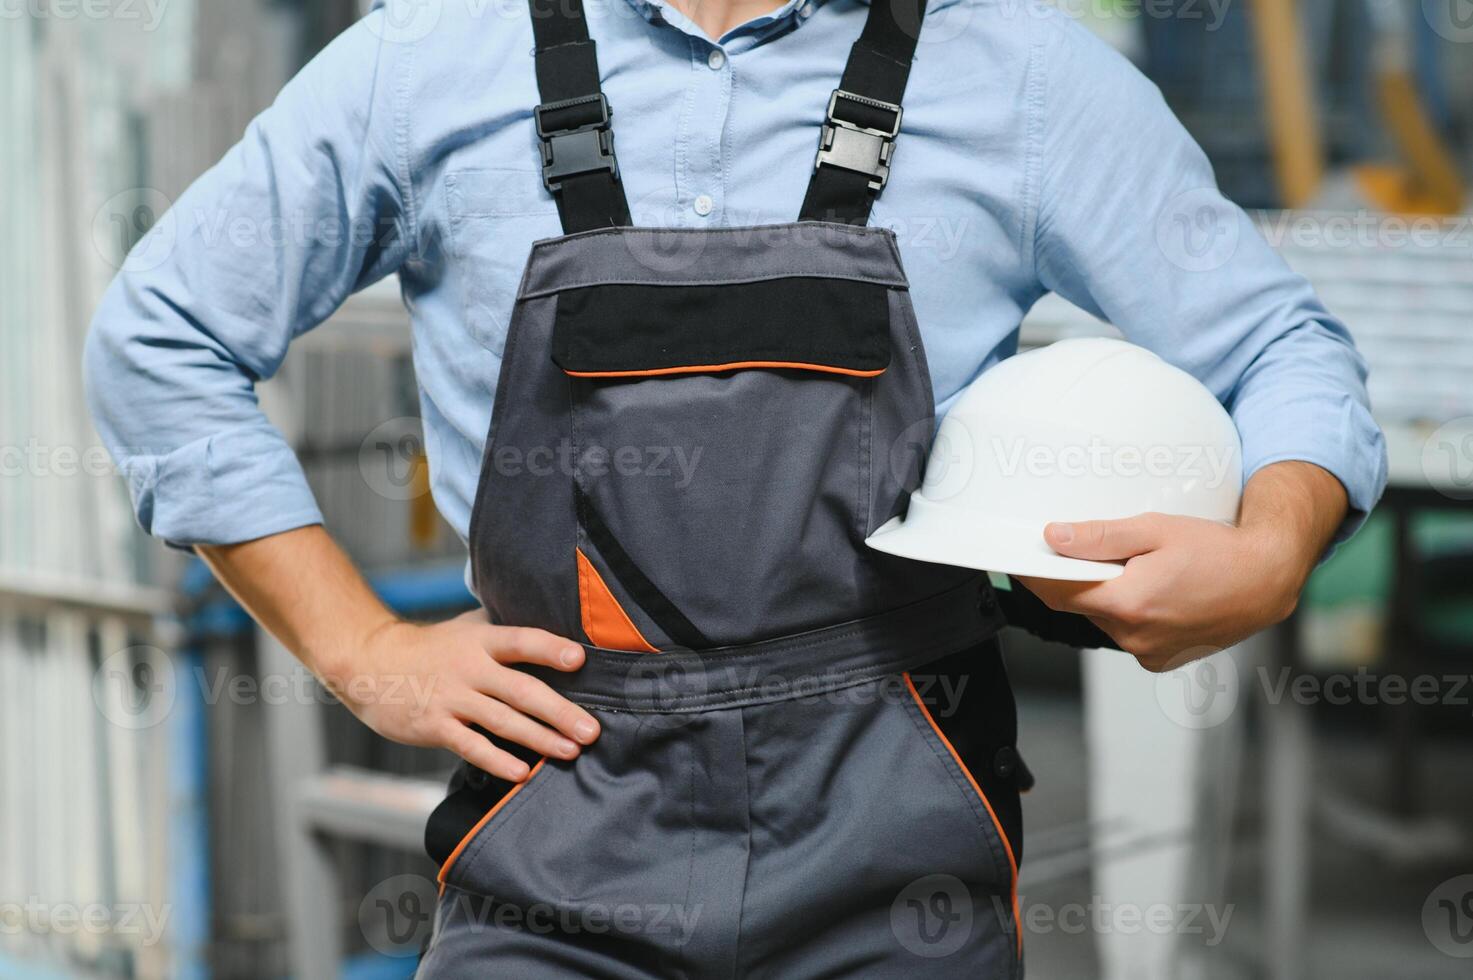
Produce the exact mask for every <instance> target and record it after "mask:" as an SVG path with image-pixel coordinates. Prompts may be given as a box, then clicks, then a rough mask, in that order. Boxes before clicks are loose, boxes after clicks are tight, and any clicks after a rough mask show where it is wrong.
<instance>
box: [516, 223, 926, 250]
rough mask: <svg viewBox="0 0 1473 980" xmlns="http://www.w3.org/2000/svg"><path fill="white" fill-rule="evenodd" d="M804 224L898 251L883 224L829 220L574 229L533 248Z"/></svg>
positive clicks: (766, 229) (727, 234)
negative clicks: (611, 238) (876, 241)
mask: <svg viewBox="0 0 1473 980" xmlns="http://www.w3.org/2000/svg"><path fill="white" fill-rule="evenodd" d="M805 226H812V227H817V228H827V229H831V230H833V231H834V232H837V233H838V234H840V235H844V236H848V237H850V238H860V239H863V238H882V239H885V240H886V241H887V242H888V243H889V245H890V252H891V254H892V255H893V256H895V257H897V258H898V257H899V255H900V252H899V251H898V249H896V247H895V236H894V234H893V233H892V232H890V230H889V229H887V228H873V227H869V226H865V227H860V226H858V225H846V224H840V223H838V222H833V221H788V222H783V223H780V224H775V225H726V226H723V227H721V228H719V229H718V228H633V227H630V228H596V229H593V230H591V231H579V232H574V233H573V234H571V235H562V236H559V237H557V238H549V239H546V240H544V241H541V242H537V243H536V244H535V245H534V246H533V250H534V251H541V252H552V251H556V250H560V249H562V248H563V247H564V246H566V245H571V244H573V243H575V242H578V241H581V240H583V239H585V238H588V239H592V238H602V237H607V236H610V235H623V236H626V237H627V236H641V237H646V238H648V237H650V236H653V235H659V236H661V237H665V236H668V235H672V234H674V235H721V236H723V237H728V238H729V237H735V236H736V235H737V233H739V232H771V231H773V230H774V229H778V228H785V229H790V230H793V231H797V230H799V229H801V228H804V227H805Z"/></svg>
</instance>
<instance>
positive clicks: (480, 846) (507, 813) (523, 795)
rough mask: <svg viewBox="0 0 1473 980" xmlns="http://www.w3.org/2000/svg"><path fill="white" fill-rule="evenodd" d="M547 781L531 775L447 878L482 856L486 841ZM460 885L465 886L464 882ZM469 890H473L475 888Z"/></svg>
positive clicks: (446, 875) (467, 850)
mask: <svg viewBox="0 0 1473 980" xmlns="http://www.w3.org/2000/svg"><path fill="white" fill-rule="evenodd" d="M548 768H549V767H548V766H547V764H546V763H543V766H542V768H541V769H539V770H538V771H537V774H538V775H539V776H540V775H543V774H544V773H545V772H546V771H547V770H548ZM547 782H548V780H546V779H536V778H531V777H529V778H528V779H527V781H526V782H525V783H522V790H521V792H519V793H518V794H517V795H516V796H515V797H514V798H513V799H510V800H507V801H506V806H504V807H502V808H501V812H500V813H498V814H496V816H494V817H492V818H491V819H490V820H489V821H487V822H486V826H484V827H482V828H481V832H480V833H479V834H477V835H476V839H475V840H473V841H471V843H470V846H469V847H467V848H466V849H465V850H464V851H463V852H461V855H460V858H459V860H457V861H456V862H455V864H454V865H453V866H451V868H450V870H449V871H447V872H446V874H445V877H446V879H447V880H449V878H450V876H451V875H453V874H455V872H456V870H457V869H459V868H464V867H468V866H469V865H470V864H472V863H473V862H474V861H475V860H476V858H477V857H479V856H480V854H481V852H482V851H483V850H485V849H486V842H487V841H489V840H490V839H491V838H492V837H493V836H495V835H496V833H497V832H498V831H500V830H501V828H503V827H505V826H506V823H507V821H508V820H509V819H510V818H511V815H512V814H514V813H516V812H517V811H518V810H521V809H523V808H525V807H526V805H527V801H528V800H530V799H531V798H532V797H533V796H534V795H535V794H536V793H538V792H539V791H540V790H541V789H542V787H543V786H545V785H546V784H547ZM458 887H461V888H465V886H464V885H463V884H462V885H460V886H458ZM467 890H472V891H473V890H474V889H467Z"/></svg>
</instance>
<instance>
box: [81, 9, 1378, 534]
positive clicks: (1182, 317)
mask: <svg viewBox="0 0 1473 980" xmlns="http://www.w3.org/2000/svg"><path fill="white" fill-rule="evenodd" d="M585 6H586V8H587V10H588V18H589V27H590V31H591V33H592V35H593V37H594V38H595V40H596V41H597V42H598V58H599V65H600V68H601V71H602V76H603V83H604V90H605V92H606V93H607V95H608V97H609V100H610V102H611V104H612V105H613V106H614V108H615V116H614V125H615V130H616V133H617V137H618V138H617V150H618V156H619V162H620V167H621V172H622V176H623V181H624V187H625V191H626V194H627V196H628V198H629V202H630V206H631V210H632V212H633V216H634V222H635V223H636V224H641V225H656V224H660V225H678V226H684V227H704V226H711V227H716V226H723V225H752V224H763V223H775V222H786V221H791V220H793V219H795V218H796V216H797V214H798V211H799V206H800V204H801V202H802V199H803V194H804V190H805V188H806V185H807V182H808V177H809V173H810V170H811V168H812V166H813V158H814V151H815V149H816V145H817V139H818V129H819V121H820V119H821V118H822V113H823V110H824V107H825V105H826V104H827V101H828V97H829V93H830V91H831V90H832V89H833V88H835V86H836V85H837V84H838V79H839V77H840V74H841V72H842V70H843V67H844V61H845V58H846V57H847V55H848V52H849V47H850V44H851V43H852V42H853V41H854V40H855V38H857V37H858V35H859V32H860V28H861V26H862V24H863V22H864V18H865V15H866V12H867V11H866V7H865V6H864V5H863V3H861V2H859V0H829V2H827V3H821V2H819V0H791V2H789V3H787V4H786V5H784V6H783V7H781V8H780V9H778V10H776V11H774V12H773V13H771V14H768V15H765V16H762V17H758V18H756V19H754V20H751V21H748V22H747V23H745V24H743V25H742V26H740V27H737V28H735V29H734V30H732V31H731V32H730V33H728V34H727V35H726V36H724V37H722V38H720V39H719V40H718V41H712V40H710V39H709V38H707V37H705V36H704V35H703V34H702V33H701V31H700V30H699V29H698V28H696V27H695V26H694V25H693V24H692V23H691V22H690V21H689V20H688V19H687V18H685V17H684V16H682V15H681V14H680V13H679V12H678V11H676V10H674V9H673V8H671V7H669V6H667V5H665V4H664V3H661V2H659V0H654V2H646V0H586V3H585ZM930 7H931V9H930V12H929V13H928V14H927V16H926V19H925V26H924V30H923V32H922V34H921V38H920V43H919V46H918V50H917V54H916V59H915V64H914V68H913V70H912V73H911V76H910V84H909V88H908V89H907V91H906V94H905V120H904V128H903V131H902V133H901V135H900V138H899V143H898V145H897V147H896V150H895V157H894V166H893V169H892V173H891V178H890V183H889V185H888V186H887V187H886V188H885V190H884V193H883V194H882V195H881V196H880V198H879V200H878V202H877V203H876V205H875V208H874V213H873V218H872V221H873V222H874V223H876V224H880V225H885V226H888V227H890V228H892V229H894V231H895V233H896V235H897V236H898V239H899V245H900V252H901V256H902V258H903V261H904V263H905V267H906V269H907V273H908V275H909V278H910V282H911V289H912V294H913V297H914V302H915V306H916V310H917V313H918V317H919V322H920V327H921V333H922V335H923V340H924V343H925V347H926V351H927V354H928V358H929V362H930V367H931V374H932V379H933V383H934V387H935V392H936V398H937V402H938V408H939V409H940V410H941V411H944V410H945V409H946V407H947V405H948V404H949V403H950V402H951V401H952V400H953V399H954V398H955V397H956V395H957V394H958V393H959V392H960V391H961V389H962V388H964V387H965V386H966V385H967V383H968V382H970V381H972V380H973V379H974V378H976V377H977V376H978V374H980V373H981V372H982V371H985V370H986V369H987V368H988V367H989V366H990V365H992V364H995V363H997V361H999V360H1000V359H1002V358H1005V357H1007V356H1009V355H1010V354H1012V353H1013V352H1014V351H1015V350H1016V346H1017V337H1018V326H1019V322H1020V321H1021V319H1022V318H1023V315H1024V314H1025V313H1026V312H1027V311H1028V309H1029V307H1030V306H1032V305H1033V303H1034V302H1035V301H1036V300H1038V298H1039V297H1040V296H1042V295H1043V294H1044V293H1045V292H1047V291H1050V290H1052V291H1055V292H1057V293H1059V294H1061V295H1063V296H1064V297H1066V298H1068V299H1069V300H1071V301H1073V302H1074V303H1076V304H1078V305H1080V306H1082V307H1084V308H1085V309H1087V310H1089V311H1091V312H1093V313H1095V314H1096V315H1098V316H1100V317H1102V318H1104V319H1107V320H1109V321H1110V322H1112V323H1114V324H1115V325H1117V326H1118V327H1120V328H1121V329H1122V330H1123V331H1124V333H1125V335H1126V336H1127V337H1128V338H1129V339H1130V340H1132V341H1134V342H1135V343H1137V344H1141V345H1144V346H1145V347H1148V348H1150V349H1152V350H1154V351H1156V352H1157V353H1159V354H1160V355H1161V356H1163V357H1164V358H1166V359H1167V360H1169V361H1171V362H1172V363H1174V364H1176V365H1179V366H1181V367H1182V368H1184V369H1186V370H1187V371H1189V372H1191V373H1192V374H1193V375H1195V376H1196V377H1198V378H1200V379H1201V380H1202V382H1203V383H1204V384H1206V386H1207V387H1208V388H1210V389H1211V390H1212V391H1213V392H1214V393H1215V394H1216V395H1217V396H1218V397H1219V398H1220V399H1221V400H1222V401H1223V403H1224V404H1225V405H1226V406H1227V407H1228V409H1229V410H1230V411H1231V413H1232V416H1233V419H1234V420H1235V421H1236V423H1237V425H1238V428H1239V430H1240V431H1241V433H1242V439H1243V451H1244V464H1245V472H1246V473H1251V472H1253V471H1254V470H1255V469H1257V468H1259V467H1262V466H1264V465H1265V464H1268V463H1271V462H1274V461H1278V460H1290V459H1297V460H1307V461H1310V462H1313V463H1317V464H1319V465H1320V466H1322V467H1324V468H1325V469H1327V470H1329V471H1330V472H1332V473H1334V474H1335V475H1336V476H1337V477H1339V479H1340V481H1341V482H1342V483H1343V484H1344V485H1345V487H1346V489H1347V490H1348V492H1349V496H1350V502H1351V506H1352V507H1353V508H1354V510H1355V512H1356V513H1355V514H1354V515H1353V516H1352V518H1351V519H1350V521H1348V522H1347V524H1346V526H1345V528H1342V535H1343V534H1344V533H1348V531H1349V530H1350V529H1351V528H1353V527H1354V525H1355V524H1356V523H1357V521H1358V519H1359V517H1360V516H1361V515H1363V514H1364V513H1365V512H1366V511H1367V510H1368V509H1369V508H1370V507H1371V505H1372V504H1373V503H1374V502H1375V500H1376V498H1377V497H1378V496H1379V494H1380V492H1381V490H1382V487H1383V485H1384V482H1385V472H1386V465H1385V450H1384V447H1383V444H1382V440H1381V436H1380V433H1379V430H1378V429H1377V427H1376V425H1375V424H1374V423H1373V422H1372V420H1371V415H1370V413H1369V411H1368V408H1367V401H1366V392H1365V386H1364V382H1365V365H1364V363H1363V362H1362V360H1361V358H1360V356H1359V355H1358V354H1357V352H1356V350H1355V348H1354V346H1353V345H1352V342H1351V339H1350V336H1349V334H1348V333H1347V332H1346V329H1345V327H1344V326H1343V325H1342V324H1340V323H1339V322H1338V321H1337V320H1336V319H1335V318H1334V317H1332V316H1331V315H1329V314H1328V313H1327V312H1326V311H1325V309H1324V308H1323V307H1322V306H1321V304H1320V303H1319V301H1318V300H1317V299H1316V297H1315V295H1314V293H1313V292H1312V291H1311V289H1310V288H1309V286H1308V285H1307V284H1306V283H1305V281H1304V280H1303V279H1301V278H1300V277H1299V276H1297V275H1294V274H1293V273H1291V272H1290V271H1289V269H1288V268H1287V267H1286V266H1285V265H1284V263H1283V262H1282V261H1280V259H1279V258H1278V257H1277V256H1276V255H1275V254H1274V252H1273V251H1272V250H1271V249H1270V248H1269V247H1268V246H1267V245H1266V244H1265V243H1264V242H1263V240H1262V239H1261V238H1260V237H1259V236H1258V234H1257V233H1256V232H1255V231H1254V229H1253V227H1252V226H1251V223H1250V221H1249V219H1248V218H1247V217H1246V216H1245V215H1244V214H1243V213H1242V212H1241V211H1239V210H1238V209H1237V208H1236V207H1234V206H1232V205H1230V204H1228V203H1227V202H1226V201H1224V200H1223V199H1222V198H1221V196H1220V195H1219V194H1218V193H1217V191H1216V190H1215V187H1214V183H1213V177H1212V172H1211V169H1210V167H1209V165H1208V163H1207V160H1206V159H1205V158H1204V156H1203V154H1202V152H1201V151H1200V150H1199V149H1198V147H1197V146H1196V145H1195V144H1194V143H1193V141H1192V140H1191V139H1190V138H1189V137H1188V135H1187V134H1186V133H1185V132H1184V131H1183V129H1182V127H1181V126H1180V125H1179V124H1178V123H1177V121H1176V119H1175V118H1173V116H1172V114H1171V112H1170V111H1169V110H1168V109H1167V107H1166V105H1165V104H1164V103H1163V101H1162V99H1161V97H1160V95H1159V94H1158V92H1157V91H1156V89H1155V88H1154V87H1153V86H1152V85H1151V84H1150V83H1149V82H1148V81H1147V80H1146V79H1145V78H1143V77H1142V76H1141V75H1140V74H1139V73H1138V72H1137V71H1136V70H1135V69H1134V68H1133V67H1132V66H1131V65H1130V64H1129V63H1128V62H1127V61H1125V60H1124V59H1122V58H1121V57H1119V56H1118V55H1117V54H1116V53H1115V52H1114V51H1112V50H1111V49H1109V48H1108V47H1106V46H1105V45H1103V44H1102V43H1100V42H1099V41H1097V40H1096V39H1095V38H1094V37H1093V36H1091V35H1090V34H1089V33H1088V32H1087V31H1085V30H1084V29H1082V28H1080V27H1078V26H1077V25H1075V24H1074V23H1073V22H1072V21H1070V20H1069V19H1068V18H1067V17H1066V16H1064V15H1062V14H1060V13H1058V12H1056V11H1055V10H1053V9H1052V8H1050V7H1047V6H1045V5H1043V4H1041V3H1037V2H1032V0H933V2H932V3H931V5H930ZM532 46H533V44H532V32H531V25H530V20H529V17H528V13H527V8H526V5H525V3H523V2H522V0H391V2H389V3H387V4H384V3H380V4H379V5H377V6H376V7H375V9H374V10H373V11H372V12H371V13H369V14H368V15H367V17H366V18H365V19H364V20H362V21H360V22H359V23H358V24H356V25H355V26H354V27H352V28H351V29H350V30H348V31H347V32H346V33H344V34H343V35H342V36H341V37H339V38H338V39H337V40H335V41H334V42H333V43H332V44H331V45H330V46H329V47H328V48H327V49H326V50H324V51H323V52H322V53H321V54H320V55H319V56H318V57H317V58H316V59H315V60H314V61H313V62H312V63H311V64H309V65H308V66H307V67H306V68H305V69H303V71H302V72H301V73H300V74H299V75H298V76H297V78H296V79H294V80H293V81H292V82H291V83H289V84H288V85H287V86H286V88H285V89H284V90H283V91H282V93H281V95H280V97H279V98H278V99H277V101H276V103H275V104H274V105H273V106H272V107H271V108H270V109H268V110H267V111H266V112H265V113H263V114H262V115H261V116H260V117H259V118H258V119H256V120H255V121H254V122H253V123H252V124H251V126H250V128H249V129H248V130H247V132H246V134H245V137H244V139H243V140H242V141H241V142H240V144H239V145H238V146H236V147H235V148H234V149H232V150H231V151H230V152H229V154H227V155H226V157H225V158H224V159H223V160H222V161H221V162H220V163H219V164H218V165H217V166H216V167H214V168H213V169H212V170H210V171H209V172H208V173H206V174H205V175H204V176H203V177H201V178H200V179H199V180H198V181H197V182H196V183H195V184H194V185H193V186H192V187H191V188H190V189H189V190H188V191H187V192H186V193H185V194H183V195H182V196H181V197H180V199H179V200H178V201H177V202H176V203H175V205H174V207H173V208H172V210H171V211H170V212H169V213H168V215H167V216H166V217H165V218H164V219H163V220H162V221H160V222H159V223H158V224H157V225H156V226H155V228H154V230H153V231H152V232H151V233H150V234H149V235H148V236H146V237H145V239H144V240H143V241H142V242H141V243H140V244H139V245H138V246H137V247H136V248H135V249H134V251H133V253H132V255H131V256H130V258H129V260H128V263H127V265H126V266H125V268H124V270H123V272H122V273H121V274H120V275H119V276H118V277H117V279H116V281H115V282H113V284H112V286H111V288H110V289H109V290H108V292H107V294H106V296H105V297H104V299H103V301H102V304H101V307H100V308H99V310H98V312H97V315H96V320H95V322H94V324H93V328H92V332H91V334H90V336H89V339H88V344H87V350H86V368H87V377H88V390H89V397H90V400H91V405H92V410H93V413H94V416H95V418H96V420H97V424H98V427H99V429H100V431H101V433H102V435H103V437H104V439H105V440H106V442H107V443H108V445H109V447H110V448H111V449H112V451H113V452H114V454H115V455H116V456H117V458H118V459H119V461H120V463H121V466H122V468H123V470H124V471H125V473H126V475H127V478H128V483H129V486H130V488H131V491H132V494H133V499H134V502H135V505H136V510H137V513H138V517H139V520H140V521H141V522H142V524H143V526H144V527H145V528H147V529H148V530H149V531H151V532H152V533H154V534H156V535H159V536H161V537H163V538H165V539H167V540H170V541H173V542H176V543H181V544H182V543H229V542H235V541H241V540H248V539H251V538H255V537H260V536H263V535H267V534H272V533H275V532H279V531H284V530H288V529H290V528H293V527H299V526H302V525H304V524H309V523H315V522H317V521H319V520H320V515H319V512H318V509H317V506H316V504H315V502H314V500H313V497H312V494H311V492H310V490H309V489H308V487H307V483H306V481H305V479H304V477H303V473H302V470H301V467H300V465H299V464H298V462H297V460H296V458H295V456H294V455H293V453H292V451H291V449H290V448H289V446H288V445H287V443H286V441H285V440H284V439H283V437H282V435H281V434H280V433H279V432H278V431H277V430H276V429H274V428H273V427H272V426H271V424H270V423H268V421H267V420H266V418H265V417H264V416H263V415H262V413H261V411H260V410H259V407H258V405H257V402H256V398H255V394H254V390H253V389H254V384H255V382H256V381H257V380H258V379H262V378H268V377H270V376H271V375H272V374H274V373H275V372H276V370H277V369H278V368H279V367H280V366H281V363H282V360H283V358H284V357H285V356H286V354H287V349H288V347H289V345H290V344H291V341H292V339H293V338H294V337H296V336H298V335H299V334H301V333H303V332H304V331H306V330H310V329H311V328H312V327H313V326H315V325H317V324H318V323H320V322H322V321H323V320H324V319H325V318H327V317H328V316H329V315H330V314H331V313H332V312H333V311H334V309H335V308H336V307H337V306H338V305H339V304H340V303H341V302H342V301H343V300H344V298H345V297H347V296H348V295H349V294H351V293H352V292H353V291H354V290H357V289H360V288H362V287H364V286H365V285H367V284H369V283H371V282H373V281H374V280H377V279H380V278H382V277H384V276H387V275H389V274H391V273H395V272H397V273H398V275H399V279H400V283H401V288H402V291H403V296H404V299H405V302H406V305H407V306H408V309H409V311H410V314H411V317H412V321H413V330H414V358H415V366H416V370H417V374H418V380H419V384H420V393H421V403H422V411H423V418H424V423H425V427H426V436H427V437H426V445H427V447H428V450H429V453H430V464H431V474H432V476H431V482H432V488H433V491H434V496H435V500H436V502H437V504H438V505H439V507H440V509H441V511H442V512H443V513H444V514H445V516H446V518H447V519H448V521H449V522H450V524H451V525H452V526H454V527H455V528H456V529H457V530H458V531H459V532H460V533H461V534H462V536H464V534H465V532H466V528H467V525H468V523H469V519H470V509H471V502H472V500H473V494H474V489H475V484H476V479H477V474H478V471H479V460H480V456H481V450H482V446H483V444H484V441H485V437H486V431H487V424H488V421H489V418H490V414H491V407H492V402H493V399H494V397H495V394H496V387H497V374H498V369H499V366H500V360H501V354H502V350H503V347H504V344H505V342H506V330H507V323H508V320H509V318H510V314H511V310H512V304H513V299H514V296H515V293H516V289H517V281H518V277H519V275H520V273H521V268H522V264H523V262H524V260H525V258H526V255H527V251H528V246H529V244H530V243H531V242H532V241H534V240H536V239H540V238H547V237H552V236H556V235H558V234H559V233H560V228H559V224H558V217H557V210H556V207H555V206H554V203H553V200H552V198H551V196H550V195H549V194H548V193H547V191H545V190H544V189H543V187H542V183H541V179H540V174H539V169H538V168H539V163H540V161H539V156H538V147H537V140H536V136H535V132H534V127H533V122H532V107H533V106H534V105H535V104H536V103H537V102H538V96H537V88H536V82H535V78H534V75H533V65H532V57H531V52H532ZM1120 397H1122V398H1129V397H1131V392H1129V391H1122V392H1120Z"/></svg>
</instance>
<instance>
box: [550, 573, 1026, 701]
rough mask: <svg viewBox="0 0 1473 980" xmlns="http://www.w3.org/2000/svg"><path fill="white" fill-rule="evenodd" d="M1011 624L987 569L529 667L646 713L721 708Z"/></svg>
mask: <svg viewBox="0 0 1473 980" xmlns="http://www.w3.org/2000/svg"><path fill="white" fill-rule="evenodd" d="M1002 626H1003V617H1002V614H1001V613H1000V612H999V610H998V607H997V602H996V599H995V597H994V595H993V592H992V589H991V588H990V587H989V586H988V585H987V580H986V578H985V577H980V576H979V577H978V578H976V579H971V580H969V581H968V582H966V583H965V584H963V585H961V586H958V587H956V588H953V589H950V590H948V591H946V592H942V593H940V594H938V595H934V596H932V597H930V598H928V599H923V600H921V601H920V602H916V603H912V604H911V605H908V606H902V607H901V608H899V609H894V610H891V611H890V612H885V613H880V614H879V615H876V616H870V617H867V618H865V619H857V620H854V621H852V622H848V623H840V624H838V625H836V626H828V627H824V628H823V629H816V630H810V631H808V632H806V633H796V634H793V635H792V636H783V637H778V638H776V639H772V640H763V641H761V642H759V643H751V644H745V645H742V646H732V647H720V648H717V649H714V650H702V651H695V650H671V651H667V652H662V653H628V652H625V651H622V650H606V649H603V648H602V647H594V646H587V645H585V646H584V649H585V650H586V651H587V659H586V661H585V663H584V665H583V667H582V668H581V669H580V670H577V671H574V672H572V673H566V672H563V671H557V670H552V669H550V668H542V667H529V668H526V669H527V671H528V673H532V674H535V675H536V676H538V677H540V678H542V679H543V680H544V681H546V682H547V683H548V684H549V685H550V686H551V687H552V688H553V689H555V690H557V691H558V692H559V693H561V694H562V695H563V696H565V697H567V698H568V699H569V700H571V701H574V702H576V703H578V704H581V705H584V706H585V707H590V708H603V709H607V710H610V711H626V712H637V713H643V714H679V713H685V712H696V711H716V710H721V709H725V708H738V707H744V706H747V705H754V704H767V703H771V702H774V701H788V700H793V699H796V698H808V697H814V696H818V695H822V694H826V693H828V692H830V691H836V690H840V689H842V688H846V687H853V686H855V685H859V684H864V683H867V682H870V681H874V680H878V679H880V678H882V677H885V676H887V675H891V674H897V673H900V672H902V671H906V670H911V669H913V668H915V667H919V666H921V665H922V664H925V663H929V662H930V661H932V660H936V659H939V658H941V657H945V656H947V655H949V654H952V653H956V652H957V651H958V650H963V649H965V648H967V647H969V646H972V645H974V644H976V643H980V642H982V641H983V640H986V639H989V638H990V637H992V636H993V635H994V634H996V633H997V632H998V630H1000V629H1001V628H1002Z"/></svg>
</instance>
